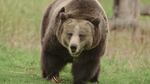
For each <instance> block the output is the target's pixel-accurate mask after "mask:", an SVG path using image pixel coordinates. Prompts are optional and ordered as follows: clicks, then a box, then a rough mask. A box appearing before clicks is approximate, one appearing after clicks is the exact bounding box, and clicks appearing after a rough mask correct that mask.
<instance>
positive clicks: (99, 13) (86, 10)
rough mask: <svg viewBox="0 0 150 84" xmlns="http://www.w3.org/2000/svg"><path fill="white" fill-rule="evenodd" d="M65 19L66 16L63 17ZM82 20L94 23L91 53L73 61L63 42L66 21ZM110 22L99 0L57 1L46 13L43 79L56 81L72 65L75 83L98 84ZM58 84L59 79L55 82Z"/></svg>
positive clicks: (42, 42) (42, 38) (42, 55)
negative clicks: (89, 82) (61, 72)
mask: <svg viewBox="0 0 150 84" xmlns="http://www.w3.org/2000/svg"><path fill="white" fill-rule="evenodd" d="M62 16H63V17H62ZM68 18H74V19H83V20H87V21H90V22H93V21H95V19H96V21H95V22H94V23H93V24H94V25H95V28H94V29H93V30H94V31H95V32H94V35H93V43H92V46H91V48H90V49H89V50H83V52H82V53H81V54H80V56H78V58H74V57H72V56H71V55H70V53H69V52H68V50H67V49H66V48H65V47H64V46H63V45H62V43H61V40H60V39H61V36H60V35H61V33H62V27H61V26H62V24H63V21H64V19H68ZM107 32H108V21H107V17H106V14H105V12H104V9H103V7H102V6H101V4H100V3H99V2H98V1H97V0H55V1H54V2H53V3H52V4H51V5H50V6H49V7H48V8H47V10H46V12H45V14H44V16H43V21H42V28H41V44H42V49H41V66H42V67H41V68H42V76H43V78H46V79H48V80H52V79H55V78H56V79H57V78H58V77H59V72H60V71H61V69H62V68H63V67H64V66H65V65H66V64H67V63H68V62H72V75H73V84H87V82H88V81H91V82H98V75H99V71H100V57H101V56H102V55H103V54H104V52H105V47H106V37H107ZM55 82H57V80H55Z"/></svg>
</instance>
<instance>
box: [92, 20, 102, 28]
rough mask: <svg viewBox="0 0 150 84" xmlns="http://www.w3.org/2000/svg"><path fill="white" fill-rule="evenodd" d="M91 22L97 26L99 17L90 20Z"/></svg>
mask: <svg viewBox="0 0 150 84" xmlns="http://www.w3.org/2000/svg"><path fill="white" fill-rule="evenodd" d="M92 23H93V24H94V26H95V27H98V25H99V23H100V19H99V18H95V19H94V20H92Z"/></svg>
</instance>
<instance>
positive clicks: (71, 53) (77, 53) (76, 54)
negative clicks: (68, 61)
mask: <svg viewBox="0 0 150 84" xmlns="http://www.w3.org/2000/svg"><path fill="white" fill-rule="evenodd" d="M81 52H82V50H79V51H76V52H72V51H71V50H70V49H69V53H70V55H71V56H72V57H78V56H79V55H80V54H81Z"/></svg>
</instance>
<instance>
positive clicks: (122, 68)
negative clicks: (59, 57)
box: [0, 0, 150, 84]
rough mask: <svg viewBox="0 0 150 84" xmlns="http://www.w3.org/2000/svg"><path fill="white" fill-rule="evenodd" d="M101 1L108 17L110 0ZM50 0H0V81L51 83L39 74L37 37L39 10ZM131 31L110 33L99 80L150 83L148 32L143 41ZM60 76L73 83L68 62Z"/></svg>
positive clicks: (8, 83) (146, 0) (65, 82)
mask: <svg viewBox="0 0 150 84" xmlns="http://www.w3.org/2000/svg"><path fill="white" fill-rule="evenodd" d="M101 2H102V5H103V6H104V9H105V10H106V13H107V15H108V16H109V17H111V16H112V0H101ZM143 2H144V3H150V0H143ZM49 3H50V0H0V84H51V83H50V82H48V81H45V80H44V79H42V78H41V70H40V40H39V39H40V24H41V19H42V14H43V12H44V9H45V8H46V7H47V5H48V4H49ZM144 20H145V18H144ZM146 20H149V19H146ZM116 33H117V34H116ZM130 34H131V33H130V32H127V31H123V32H111V33H110V36H109V40H108V44H109V45H108V49H107V50H108V52H107V53H106V55H105V56H103V58H102V61H101V67H102V68H101V75H100V79H99V80H100V83H101V84H149V83H150V57H149V55H150V52H149V51H150V44H149V43H150V39H149V37H150V34H149V32H148V34H146V35H145V34H144V35H142V36H141V37H142V39H144V40H143V41H142V42H141V39H140V38H138V39H136V40H135V41H132V39H131V35H130ZM61 79H62V80H63V81H62V83H61V84H71V83H72V75H71V65H70V64H69V65H67V66H66V67H65V68H64V70H63V71H62V72H61Z"/></svg>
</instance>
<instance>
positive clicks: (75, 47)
mask: <svg viewBox="0 0 150 84" xmlns="http://www.w3.org/2000/svg"><path fill="white" fill-rule="evenodd" d="M70 48H71V51H72V52H73V53H74V52H76V49H77V45H76V44H72V45H71V46H70Z"/></svg>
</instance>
